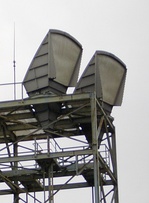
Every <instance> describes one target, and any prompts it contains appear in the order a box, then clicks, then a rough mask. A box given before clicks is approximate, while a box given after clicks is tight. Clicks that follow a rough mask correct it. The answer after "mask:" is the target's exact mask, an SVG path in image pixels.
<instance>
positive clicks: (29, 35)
mask: <svg viewBox="0 0 149 203" xmlns="http://www.w3.org/2000/svg"><path fill="white" fill-rule="evenodd" d="M14 22H15V30H16V75H17V76H16V77H17V81H22V80H23V78H24V75H25V73H26V71H27V69H28V66H29V64H30V62H31V60H32V58H33V56H34V54H35V52H36V50H37V48H38V46H39V45H40V43H41V41H42V39H43V38H44V36H45V35H46V33H47V32H48V30H49V29H59V30H63V31H66V32H68V33H69V34H71V35H72V36H74V37H75V38H76V39H77V40H78V41H79V42H80V43H81V44H82V46H83V50H84V51H83V57H82V64H81V71H82V70H83V69H84V68H85V67H86V65H87V63H88V62H89V60H90V59H91V57H92V55H93V54H94V52H95V50H104V51H108V52H111V53H113V54H115V55H116V56H117V57H119V58H120V59H121V60H122V61H123V62H124V63H125V64H126V66H127V69H128V73H127V80H126V86H125V93H124V100H123V104H122V106H121V107H115V108H114V110H113V116H114V118H115V126H116V132H117V157H118V177H119V198H120V203H140V202H143V203H148V201H149V200H148V199H149V198H148V182H149V158H148V157H149V147H148V146H149V134H148V126H149V108H148V104H149V85H148V83H149V79H148V78H149V57H148V55H149V1H147V0H141V1H140V0H131V1H130V0H125V1H124V0H92V1H91V0H13V1H12V0H0V28H1V29H0V30H1V31H0V70H1V74H0V83H7V82H13V64H12V61H13V28H14ZM4 88H5V87H3V89H2V88H0V100H5V99H7V98H9V97H13V94H12V92H11V93H10V92H9V91H8V93H7V90H4ZM11 94H12V95H11ZM84 191H85V190H84ZM87 191H88V190H86V191H85V193H83V192H82V191H81V192H79V193H78V191H77V192H75V191H74V192H72V194H75V195H74V196H72V199H71V203H75V202H76V201H77V202H78V203H81V202H86V203H90V202H91V200H90V195H88V194H89V193H88V192H87ZM66 194H68V193H67V191H66V192H65V193H64V195H62V196H61V202H65V203H67V202H70V200H67V199H68V198H67V195H66ZM78 194H82V196H81V195H78ZM85 195H86V197H85ZM57 198H60V197H57ZM76 198H79V199H80V200H79V199H76ZM6 199H7V198H6V197H5V198H4V197H0V201H2V200H3V201H4V200H5V202H9V199H8V200H7V201H6ZM73 199H74V200H73ZM57 202H60V199H59V200H57Z"/></svg>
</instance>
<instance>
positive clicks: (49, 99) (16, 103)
mask: <svg viewBox="0 0 149 203" xmlns="http://www.w3.org/2000/svg"><path fill="white" fill-rule="evenodd" d="M90 98H91V94H89V93H84V94H69V95H61V96H47V95H46V96H42V97H41V96H38V97H34V98H27V99H22V100H11V101H5V102H0V109H1V108H9V107H11V108H13V107H21V106H28V105H35V104H45V103H55V102H66V101H67V102H68V101H73V100H75V101H80V100H85V99H90Z"/></svg>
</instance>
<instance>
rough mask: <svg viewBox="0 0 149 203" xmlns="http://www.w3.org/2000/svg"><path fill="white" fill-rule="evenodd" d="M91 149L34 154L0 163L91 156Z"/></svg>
mask: <svg viewBox="0 0 149 203" xmlns="http://www.w3.org/2000/svg"><path fill="white" fill-rule="evenodd" d="M91 154H92V150H91V149H83V150H74V151H63V152H53V153H49V154H48V153H44V154H33V155H23V156H17V157H5V158H0V163H9V162H18V161H31V160H40V159H41V160H42V159H48V158H49V159H54V158H55V159H56V158H59V157H69V156H78V155H91Z"/></svg>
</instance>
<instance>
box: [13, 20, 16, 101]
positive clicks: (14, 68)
mask: <svg viewBox="0 0 149 203" xmlns="http://www.w3.org/2000/svg"><path fill="white" fill-rule="evenodd" d="M13 34H14V36H13V37H14V38H13V40H14V41H13V71H14V72H13V80H14V81H13V84H14V100H16V60H15V57H16V56H15V54H16V53H15V52H16V50H15V23H14V33H13Z"/></svg>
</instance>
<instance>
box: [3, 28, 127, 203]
mask: <svg viewBox="0 0 149 203" xmlns="http://www.w3.org/2000/svg"><path fill="white" fill-rule="evenodd" d="M81 57H82V46H81V44H80V43H79V42H78V41H77V40H76V39H75V38H73V37H72V36H71V35H69V34H68V33H65V32H62V31H59V30H49V32H48V33H47V35H46V36H45V38H44V39H43V41H42V43H41V45H40V46H39V49H38V50H37V52H36V54H35V56H34V58H33V60H32V62H31V64H30V66H29V68H28V70H27V72H26V75H25V77H24V80H23V85H24V87H25V89H26V92H27V94H28V97H27V98H25V99H21V100H19V99H17V100H12V101H5V102H0V146H1V147H0V151H1V153H0V184H1V187H0V197H1V196H2V195H11V196H12V197H13V200H12V202H13V203H21V202H26V203H30V202H33V201H34V202H40V203H41V202H42V203H43V202H44V203H46V202H49V203H53V202H55V203H56V195H57V193H58V192H59V191H62V190H70V189H76V188H77V189H79V188H91V194H92V200H91V201H92V203H119V200H118V180H117V161H116V136H115V126H114V125H113V117H112V116H111V112H112V108H113V107H114V106H120V105H121V103H122V98H123V91H124V84H125V77H126V66H125V64H124V63H123V62H122V61H121V60H120V59H118V58H117V57H116V56H114V55H113V54H111V53H108V52H105V51H96V52H95V53H94V55H93V56H92V58H91V60H90V61H89V63H88V65H87V67H86V68H85V70H84V72H83V74H82V76H81V78H80V79H79V81H78V73H79V68H80V62H81ZM69 87H74V92H73V93H71V94H67V92H68V88H69ZM76 177H77V178H76ZM41 193H42V194H41ZM38 194H40V195H38ZM77 201H78V202H79V200H77Z"/></svg>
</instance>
